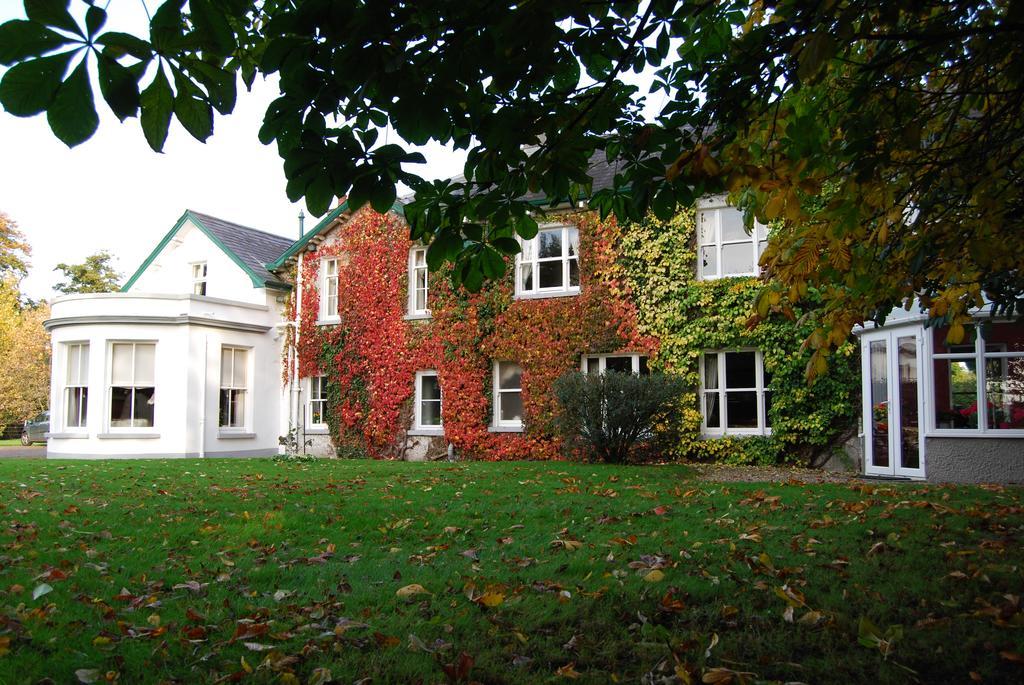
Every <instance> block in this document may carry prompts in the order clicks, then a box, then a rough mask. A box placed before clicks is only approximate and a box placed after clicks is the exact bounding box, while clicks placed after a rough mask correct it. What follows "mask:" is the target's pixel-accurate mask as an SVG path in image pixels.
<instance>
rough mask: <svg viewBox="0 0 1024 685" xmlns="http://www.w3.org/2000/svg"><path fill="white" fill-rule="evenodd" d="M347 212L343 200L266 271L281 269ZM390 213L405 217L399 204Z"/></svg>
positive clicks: (346, 204) (346, 202) (347, 208)
mask: <svg viewBox="0 0 1024 685" xmlns="http://www.w3.org/2000/svg"><path fill="white" fill-rule="evenodd" d="M347 211H349V206H348V200H344V201H343V202H342V203H341V204H339V205H338V206H337V207H335V208H334V209H332V210H331V211H329V212H327V214H325V215H324V218H322V219H320V221H318V222H317V224H316V226H314V227H313V228H311V229H309V230H308V231H306V234H305V235H303V236H302V237H301V238H299V239H298V240H296V241H295V242H294V243H292V244H291V247H289V248H288V249H287V250H285V252H284V254H282V255H281V256H280V257H278V258H277V259H275V260H274V261H272V262H270V263H269V264H267V270H268V271H276V270H277V269H280V268H281V267H283V266H284V265H285V262H287V261H288V260H289V259H291V258H292V257H294V256H295V255H297V254H298V253H299V252H301V251H302V249H303V248H305V247H306V245H308V244H309V241H310V240H312V239H313V238H314V237H316V236H317V235H319V234H320V232H321V231H323V230H324V229H326V228H327V227H328V226H330V225H331V224H332V223H334V221H335V220H336V219H337V218H338V217H340V216H341V215H342V214H344V213H345V212H347ZM391 211H392V212H395V213H396V214H398V216H405V207H403V206H402V204H401V203H400V202H395V204H393V205H391Z"/></svg>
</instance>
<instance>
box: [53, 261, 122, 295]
mask: <svg viewBox="0 0 1024 685" xmlns="http://www.w3.org/2000/svg"><path fill="white" fill-rule="evenodd" d="M112 259H113V256H112V255H111V254H110V253H109V252H107V251H106V250H100V251H99V252H97V253H96V254H92V255H89V256H88V257H86V258H85V261H84V262H82V263H81V264H64V263H63V262H62V263H60V264H58V265H57V266H56V267H55V268H54V271H60V272H61V273H63V274H64V278H65V279H66V280H63V281H61V282H59V283H57V284H56V285H54V286H53V289H54V290H56V291H57V292H59V293H64V294H65V295H67V294H70V293H110V292H114V291H115V290H117V289H118V287H119V285H118V284H119V283H120V282H121V274H120V273H119V272H118V271H117V270H116V269H114V267H113V266H112V265H111V264H110V262H111V260H112Z"/></svg>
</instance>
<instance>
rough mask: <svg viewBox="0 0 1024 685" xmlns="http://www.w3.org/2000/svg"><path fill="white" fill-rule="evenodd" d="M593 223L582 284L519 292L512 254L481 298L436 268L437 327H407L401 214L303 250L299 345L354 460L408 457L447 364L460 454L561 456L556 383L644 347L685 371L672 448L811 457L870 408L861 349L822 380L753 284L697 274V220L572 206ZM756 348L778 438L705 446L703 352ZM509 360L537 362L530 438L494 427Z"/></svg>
mask: <svg viewBox="0 0 1024 685" xmlns="http://www.w3.org/2000/svg"><path fill="white" fill-rule="evenodd" d="M558 220H559V221H560V222H568V223H573V224H575V225H577V226H578V227H579V229H580V262H579V263H580V282H581V293H580V294H579V295H578V296H573V297H554V298H546V299H520V300H516V299H514V298H513V292H514V288H513V280H512V279H513V268H512V266H513V263H514V260H512V259H509V260H508V262H507V269H506V273H505V276H504V277H502V278H501V279H498V280H496V281H494V282H491V283H489V284H487V285H486V286H485V288H484V290H483V291H482V292H480V293H476V294H470V293H466V292H465V291H463V290H459V291H455V290H453V288H452V287H451V286H450V282H449V280H448V278H447V274H446V273H445V272H444V270H442V271H441V272H438V273H431V274H430V296H429V297H430V305H429V306H430V310H431V313H432V318H431V319H429V320H418V321H417V320H412V321H410V320H406V319H405V314H406V307H407V297H406V296H407V290H406V288H407V270H408V257H409V250H410V248H411V247H412V246H413V245H412V243H411V242H410V241H409V240H408V231H407V229H406V227H405V225H404V223H403V222H402V220H401V218H400V217H398V216H396V215H394V214H388V215H380V214H376V213H375V212H372V211H370V210H362V211H360V212H358V213H357V214H356V215H355V216H354V217H353V218H352V219H351V220H349V221H348V222H347V223H345V224H343V225H342V226H341V227H340V228H338V229H337V230H335V231H334V232H333V233H332V234H331V235H329V236H328V238H327V240H325V241H324V242H323V243H322V244H321V245H320V246H319V248H318V249H317V250H315V251H313V252H310V253H307V254H306V255H305V257H304V262H303V263H304V266H303V279H302V280H303V287H302V298H303V299H302V316H301V323H300V338H299V343H298V354H299V366H300V375H301V376H303V377H306V376H310V375H317V374H321V373H323V374H326V375H327V376H328V380H329V384H330V385H329V394H328V400H329V406H330V411H329V417H328V424H329V427H330V430H331V437H332V440H333V443H334V445H335V447H336V449H337V451H338V453H339V454H340V455H343V456H344V455H354V454H367V455H369V456H373V457H378V458H399V457H402V456H404V453H405V449H406V446H407V444H408V441H407V431H408V429H409V428H410V425H411V422H412V402H413V397H414V391H415V388H414V377H415V373H416V371H418V370H426V369H433V370H436V371H437V373H438V381H439V383H440V385H441V388H442V393H443V397H444V401H443V406H442V421H443V423H444V433H445V435H444V438H443V440H437V441H436V442H437V443H438V444H437V445H435V450H438V451H439V450H443V449H444V447H445V446H446V444H447V443H448V442H450V443H452V444H453V445H454V447H455V449H456V450H457V451H458V452H459V454H460V457H462V458H471V459H488V460H497V459H552V458H558V457H561V456H563V455H562V449H561V444H560V441H559V440H558V438H557V437H556V436H555V435H554V420H555V416H556V412H557V410H558V407H557V401H556V400H555V398H554V395H553V393H552V391H551V387H552V384H553V382H554V380H555V379H556V378H558V376H560V375H561V374H563V373H565V372H566V371H568V370H571V369H576V368H579V364H580V357H581V355H583V354H599V353H610V352H638V353H641V354H645V355H648V356H649V357H650V359H651V366H652V367H654V368H662V369H665V370H667V371H670V372H673V373H681V374H683V375H684V376H685V377H686V378H687V380H688V381H690V383H691V385H692V387H693V388H694V392H693V393H688V394H687V396H686V398H685V412H684V415H683V419H682V420H683V423H684V425H683V430H682V436H683V437H682V439H681V441H680V443H679V444H678V446H677V448H676V450H675V453H674V454H672V455H666V456H670V457H682V458H692V459H702V460H723V461H730V462H741V463H750V462H758V463H774V462H778V461H798V460H806V458H807V456H808V455H809V454H810V452H811V451H813V450H815V449H818V448H822V447H824V446H827V445H828V444H830V443H831V442H832V441H833V440H834V439H835V437H836V436H837V435H838V434H839V432H840V431H842V430H843V429H844V428H845V427H847V426H848V425H850V423H851V422H852V420H853V417H854V416H855V415H856V408H857V404H856V402H857V389H858V387H859V385H858V380H857V376H856V368H855V364H854V354H853V352H854V347H853V346H852V344H851V345H847V346H846V347H844V348H843V349H842V350H841V351H840V353H839V354H837V355H835V356H834V357H833V360H832V365H833V368H831V369H830V371H829V373H827V374H824V375H823V376H821V377H820V378H819V379H818V380H817V381H816V382H815V383H814V384H813V385H811V386H808V385H807V384H806V381H805V380H804V367H805V365H806V363H807V358H808V355H805V354H804V353H803V352H802V351H801V350H800V345H801V342H802V340H803V339H804V336H805V335H806V333H807V331H805V330H804V327H802V326H799V325H796V324H794V323H791V322H788V321H781V322H778V321H770V322H764V323H761V324H760V325H758V326H757V327H756V328H754V329H753V330H748V329H747V327H746V319H747V318H748V316H749V313H750V311H751V306H752V302H753V298H754V295H755V293H756V291H757V284H756V281H755V280H754V279H723V280H719V281H712V282H701V281H697V280H696V279H695V276H694V274H695V270H696V254H695V250H694V230H693V213H692V212H689V213H684V214H681V215H679V216H678V217H676V218H675V219H674V220H672V221H670V222H658V221H655V220H651V221H647V222H644V223H642V224H639V225H632V226H629V227H621V226H619V225H617V224H616V223H615V222H614V221H611V220H609V221H604V222H602V221H600V220H599V219H598V217H597V216H596V214H595V213H593V212H584V213H580V214H566V215H562V216H560V217H559V218H558ZM327 256H338V257H339V258H340V268H339V305H338V309H339V318H340V323H339V324H336V325H318V323H317V318H318V311H319V297H320V294H319V293H318V292H317V285H318V283H319V280H320V279H319V268H320V264H321V258H323V257H327ZM735 347H757V348H760V349H761V350H762V351H763V353H764V359H765V366H766V369H767V370H769V371H770V372H771V373H772V378H773V389H774V391H775V392H774V400H773V406H772V422H773V434H772V436H771V437H764V438H746V439H742V440H740V439H716V440H702V439H700V413H699V408H698V404H697V401H698V400H697V392H696V389H697V387H698V382H699V377H698V362H699V357H700V353H701V351H702V350H705V349H723V348H735ZM495 360H509V361H515V362H517V363H519V365H520V366H521V367H522V369H523V377H522V382H523V391H522V396H523V405H524V423H525V431H524V432H523V433H494V432H491V431H489V430H488V427H489V426H490V425H491V411H492V397H491V394H492V387H491V386H492V368H493V366H492V365H493V362H494V361H495Z"/></svg>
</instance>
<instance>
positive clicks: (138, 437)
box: [96, 433, 160, 440]
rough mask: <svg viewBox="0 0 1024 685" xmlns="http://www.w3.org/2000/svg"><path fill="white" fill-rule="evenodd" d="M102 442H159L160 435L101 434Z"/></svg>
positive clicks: (99, 436) (98, 436) (98, 435)
mask: <svg viewBox="0 0 1024 685" xmlns="http://www.w3.org/2000/svg"><path fill="white" fill-rule="evenodd" d="M96 437H97V438H99V439H100V440H157V439H158V438H159V437H160V434H159V433H99V434H97V435H96Z"/></svg>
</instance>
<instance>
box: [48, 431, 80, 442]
mask: <svg viewBox="0 0 1024 685" xmlns="http://www.w3.org/2000/svg"><path fill="white" fill-rule="evenodd" d="M88 437H89V434H88V433H70V432H68V433H47V434H46V438H47V439H49V438H54V439H56V440H85V439H86V438H88Z"/></svg>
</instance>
